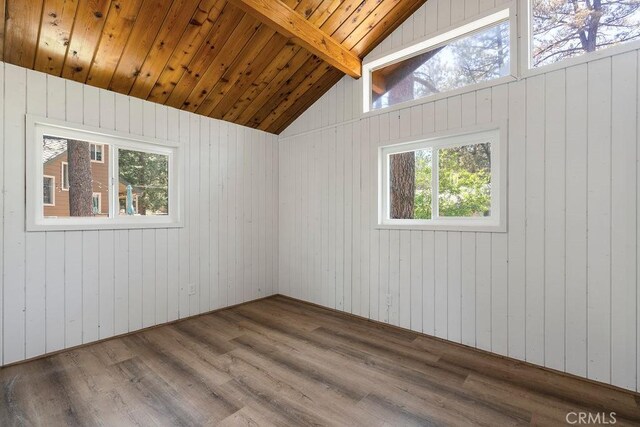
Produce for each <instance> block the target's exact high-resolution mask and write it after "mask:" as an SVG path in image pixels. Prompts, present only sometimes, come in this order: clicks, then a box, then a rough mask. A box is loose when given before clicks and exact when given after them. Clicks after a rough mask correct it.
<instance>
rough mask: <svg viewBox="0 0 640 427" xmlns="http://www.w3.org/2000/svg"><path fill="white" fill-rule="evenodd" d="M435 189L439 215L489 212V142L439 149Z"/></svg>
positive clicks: (486, 213) (469, 214)
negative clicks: (436, 187)
mask: <svg viewBox="0 0 640 427" xmlns="http://www.w3.org/2000/svg"><path fill="white" fill-rule="evenodd" d="M438 191H439V194H438V213H439V215H440V216H442V217H482V216H489V215H491V146H490V144H489V143H484V144H475V145H465V146H463V147H453V148H441V149H439V150H438Z"/></svg>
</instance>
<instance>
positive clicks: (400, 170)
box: [389, 149, 431, 219]
mask: <svg viewBox="0 0 640 427" xmlns="http://www.w3.org/2000/svg"><path fill="white" fill-rule="evenodd" d="M389 180H390V182H389V196H390V200H389V218H392V219H431V149H428V150H416V151H408V152H406V153H398V154H392V155H390V156H389Z"/></svg>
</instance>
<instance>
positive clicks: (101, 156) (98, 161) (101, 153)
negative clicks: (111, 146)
mask: <svg viewBox="0 0 640 427" xmlns="http://www.w3.org/2000/svg"><path fill="white" fill-rule="evenodd" d="M91 145H93V146H94V147H96V149H95V150H94V151H93V152H94V153H98V147H100V160H95V159H91V162H92V163H104V144H96V143H93V142H92V143H91ZM89 148H91V147H89Z"/></svg>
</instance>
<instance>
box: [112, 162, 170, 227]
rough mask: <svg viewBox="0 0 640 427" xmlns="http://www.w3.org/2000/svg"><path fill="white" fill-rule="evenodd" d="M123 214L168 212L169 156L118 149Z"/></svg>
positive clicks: (160, 213)
mask: <svg viewBox="0 0 640 427" xmlns="http://www.w3.org/2000/svg"><path fill="white" fill-rule="evenodd" d="M118 174H119V177H118V200H119V205H120V209H119V211H120V215H142V216H157V215H168V214H169V156H166V155H163V154H154V153H147V152H144V151H135V150H118Z"/></svg>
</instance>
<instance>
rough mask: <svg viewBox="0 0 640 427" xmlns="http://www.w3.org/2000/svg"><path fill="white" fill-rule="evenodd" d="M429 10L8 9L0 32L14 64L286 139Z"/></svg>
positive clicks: (335, 3) (321, 4) (159, 2)
mask: <svg viewBox="0 0 640 427" xmlns="http://www.w3.org/2000/svg"><path fill="white" fill-rule="evenodd" d="M424 1H425V0H408V1H399V0H376V1H365V2H363V1H361V0H279V1H277V2H266V1H262V0H233V1H231V0H127V1H124V0H7V1H6V2H5V3H4V4H5V5H6V11H4V12H5V14H6V21H3V22H6V25H5V27H4V28H3V29H2V31H0V35H1V36H2V37H4V43H3V47H4V54H5V56H4V57H5V60H6V61H7V62H9V63H12V64H15V65H20V66H22V67H26V68H33V69H35V70H38V71H42V72H44V73H47V74H51V75H54V76H60V77H64V78H66V79H70V80H74V81H77V82H81V83H86V84H89V85H91V86H96V87H99V88H102V89H110V90H113V91H115V92H119V93H122V94H126V95H130V96H133V97H136V98H140V99H145V100H149V101H152V102H156V103H159V104H165V105H169V106H172V107H176V108H179V109H182V110H186V111H190V112H195V113H197V114H200V115H203V116H208V117H214V118H219V119H224V120H227V121H231V122H233V123H238V124H244V125H248V126H250V127H254V128H260V129H263V130H266V131H267V132H271V133H277V132H280V130H281V129H284V128H286V127H287V126H288V124H289V123H291V122H292V121H293V120H294V119H295V118H297V117H298V116H299V115H300V114H302V112H304V108H305V107H306V106H309V105H312V104H313V103H314V102H315V101H316V100H317V99H318V98H319V97H320V96H321V95H322V94H324V93H325V92H326V90H327V89H328V88H329V85H328V83H327V82H329V81H335V76H336V75H338V74H336V73H340V72H347V73H348V74H350V75H353V76H359V75H360V68H361V67H360V61H361V58H362V57H363V56H364V54H365V53H366V52H368V51H370V50H371V49H373V48H374V47H375V45H376V44H378V43H380V42H381V41H382V39H383V38H384V36H386V35H387V34H389V32H390V31H391V30H393V29H394V28H397V27H398V26H399V25H400V24H401V22H402V20H404V19H405V18H406V17H407V16H409V15H410V14H411V13H413V12H414V11H415V10H416V9H417V8H418V7H419V6H420V5H421V4H422V3H424ZM247 10H249V11H250V12H251V13H247ZM256 16H257V17H259V19H257V18H256ZM267 18H268V19H267ZM339 69H342V71H336V70H339ZM320 82H322V84H320Z"/></svg>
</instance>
